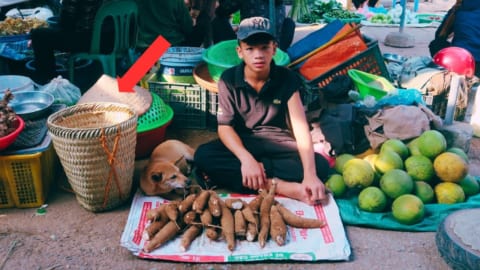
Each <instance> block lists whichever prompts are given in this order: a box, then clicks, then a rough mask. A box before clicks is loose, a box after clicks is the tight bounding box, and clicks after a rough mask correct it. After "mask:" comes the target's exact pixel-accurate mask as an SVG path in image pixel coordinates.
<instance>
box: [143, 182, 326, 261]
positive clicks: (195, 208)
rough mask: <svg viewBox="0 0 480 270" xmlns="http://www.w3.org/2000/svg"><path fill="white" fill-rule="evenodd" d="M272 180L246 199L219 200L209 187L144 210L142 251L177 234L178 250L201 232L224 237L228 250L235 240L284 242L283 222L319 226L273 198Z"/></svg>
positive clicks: (262, 244) (284, 223)
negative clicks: (179, 237) (144, 225)
mask: <svg viewBox="0 0 480 270" xmlns="http://www.w3.org/2000/svg"><path fill="white" fill-rule="evenodd" d="M275 187H276V184H275V183H273V185H272V187H271V188H270V190H269V191H268V192H260V193H259V194H258V195H257V196H256V197H254V198H253V199H252V200H251V201H250V202H248V203H247V202H245V201H244V200H242V199H240V198H227V199H225V200H222V199H221V198H220V197H219V196H218V194H217V193H216V192H215V191H213V190H201V191H200V192H198V193H192V194H190V195H188V196H187V197H185V199H183V200H182V201H171V202H169V203H166V204H162V205H160V206H159V207H157V208H154V209H150V210H149V211H148V212H147V214H146V215H147V216H146V217H147V219H148V221H149V222H150V224H149V225H148V226H147V227H146V228H145V231H144V233H143V238H144V239H145V240H147V242H146V244H145V246H144V248H143V250H144V251H145V252H151V251H153V250H155V249H157V248H159V247H160V246H162V245H163V244H165V243H166V242H168V241H170V240H171V239H173V238H175V237H176V236H177V235H181V237H182V239H181V244H180V247H179V248H180V250H181V251H182V252H185V251H187V250H188V248H189V247H190V244H191V243H192V242H193V240H195V238H197V237H198V236H199V235H201V234H202V233H203V232H204V233H205V234H206V236H207V237H208V238H209V239H211V240H214V241H219V240H222V239H223V240H225V241H226V242H227V247H228V249H229V250H230V251H233V250H234V249H235V240H236V239H239V240H246V241H250V242H252V241H256V240H258V243H259V245H260V247H262V248H263V247H264V246H265V244H266V241H267V240H268V239H269V238H271V239H273V240H274V241H275V242H276V243H277V244H278V245H280V246H282V245H284V244H285V241H286V235H287V225H289V226H292V227H296V228H321V227H323V226H324V225H325V222H324V221H323V220H319V219H313V218H303V217H300V216H297V215H295V214H294V213H292V212H291V211H290V210H288V209H287V208H285V207H284V206H283V205H282V204H280V203H279V202H278V201H276V200H275Z"/></svg>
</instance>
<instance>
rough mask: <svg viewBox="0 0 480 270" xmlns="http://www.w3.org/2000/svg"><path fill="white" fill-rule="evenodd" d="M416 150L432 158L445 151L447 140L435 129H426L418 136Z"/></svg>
mask: <svg viewBox="0 0 480 270" xmlns="http://www.w3.org/2000/svg"><path fill="white" fill-rule="evenodd" d="M418 140H419V141H418V150H420V153H422V155H423V156H426V157H428V158H429V159H431V160H433V159H434V158H435V157H436V156H438V155H440V154H441V153H443V152H445V150H446V149H447V140H446V139H445V137H444V136H443V134H442V133H440V132H439V131H437V130H427V131H425V132H423V133H422V135H420V136H419V137H418Z"/></svg>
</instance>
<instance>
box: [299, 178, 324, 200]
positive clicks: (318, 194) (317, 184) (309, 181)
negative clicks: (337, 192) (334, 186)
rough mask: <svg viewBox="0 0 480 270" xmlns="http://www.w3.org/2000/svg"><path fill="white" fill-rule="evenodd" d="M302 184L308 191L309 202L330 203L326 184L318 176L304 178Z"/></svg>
mask: <svg viewBox="0 0 480 270" xmlns="http://www.w3.org/2000/svg"><path fill="white" fill-rule="evenodd" d="M302 185H303V186H304V188H305V190H306V192H307V200H308V202H309V204H311V205H315V204H321V203H328V198H329V196H328V195H327V191H326V189H325V185H324V184H323V182H322V181H321V180H320V179H319V178H318V177H316V176H315V177H310V178H305V179H303V182H302Z"/></svg>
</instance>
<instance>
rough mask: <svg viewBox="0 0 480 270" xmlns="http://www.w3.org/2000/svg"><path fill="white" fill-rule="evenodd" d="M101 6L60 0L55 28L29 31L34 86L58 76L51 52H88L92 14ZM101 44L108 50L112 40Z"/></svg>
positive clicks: (98, 0) (95, 0)
mask: <svg viewBox="0 0 480 270" xmlns="http://www.w3.org/2000/svg"><path fill="white" fill-rule="evenodd" d="M102 3H103V1H102V0H63V1H62V7H61V10H60V21H59V24H58V27H49V28H36V29H33V30H32V31H31V33H30V36H31V40H32V43H31V46H32V48H33V54H34V57H35V73H34V75H33V80H34V81H35V82H36V83H38V84H41V85H43V84H46V83H48V82H50V80H51V79H53V78H55V77H56V76H57V75H58V74H57V73H56V63H55V51H57V50H58V51H63V52H87V51H89V49H90V42H91V39H92V30H93V25H94V21H95V14H96V12H97V11H98V9H99V8H100V6H101V5H102ZM112 33H113V32H112ZM111 37H113V34H112V36H111ZM102 41H103V43H104V44H105V46H104V47H105V48H104V49H105V50H106V51H108V50H109V49H110V50H111V48H112V44H113V41H112V38H105V40H102Z"/></svg>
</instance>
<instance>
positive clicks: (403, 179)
mask: <svg viewBox="0 0 480 270" xmlns="http://www.w3.org/2000/svg"><path fill="white" fill-rule="evenodd" d="M413 187H414V183H413V180H412V178H411V177H410V175H408V174H407V172H405V171H403V170H400V169H393V170H390V171H388V172H386V173H385V174H384V175H382V178H380V188H381V189H382V191H383V192H385V194H386V195H387V196H388V197H390V198H392V199H395V198H397V197H399V196H401V195H403V194H408V193H412V191H413Z"/></svg>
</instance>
